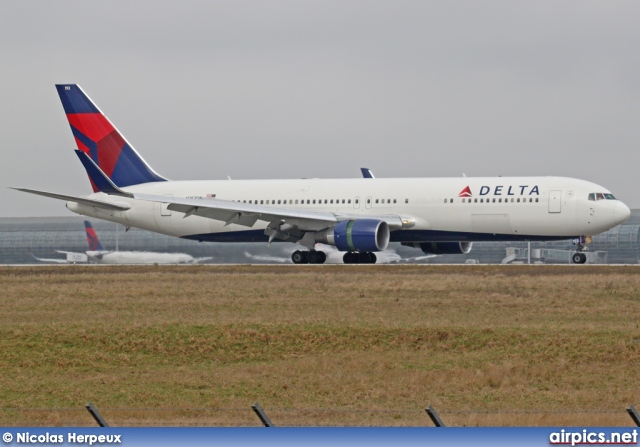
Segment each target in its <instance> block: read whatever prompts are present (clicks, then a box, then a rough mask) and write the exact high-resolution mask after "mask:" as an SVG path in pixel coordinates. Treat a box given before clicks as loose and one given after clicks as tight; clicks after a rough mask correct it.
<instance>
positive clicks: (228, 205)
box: [14, 84, 630, 264]
mask: <svg viewBox="0 0 640 447" xmlns="http://www.w3.org/2000/svg"><path fill="white" fill-rule="evenodd" d="M56 88H57V90H58V94H59V96H60V100H61V101H62V106H63V108H64V111H65V113H66V115H67V119H68V121H69V125H70V126H71V132H72V133H73V136H74V138H75V141H76V145H77V150H76V151H75V153H76V155H77V156H78V157H79V159H80V161H81V162H82V164H83V166H84V168H85V170H86V171H87V174H88V176H89V180H90V182H91V186H92V188H93V193H92V194H89V195H86V196H82V197H77V196H70V195H63V194H57V193H52V192H47V191H38V190H33V189H26V188H14V189H17V190H20V191H25V192H29V193H33V194H39V195H43V196H46V197H51V198H55V199H61V200H65V201H67V204H66V206H67V208H68V209H69V210H71V211H73V212H75V213H78V214H82V215H85V216H91V217H95V218H99V219H104V220H109V221H112V222H118V223H120V224H123V225H125V226H127V227H137V228H143V229H145V230H150V231H155V232H158V233H162V234H167V235H171V236H177V237H181V238H186V239H193V240H197V241H214V242H269V243H270V242H272V241H286V242H293V243H298V244H300V245H302V246H304V247H306V248H307V249H308V250H296V251H295V252H294V253H293V254H292V256H291V257H292V260H293V262H294V263H296V264H304V263H323V262H324V261H325V260H326V254H325V253H324V252H322V251H318V250H316V249H315V245H316V244H317V243H322V244H327V245H331V246H334V247H336V249H337V250H339V251H340V252H343V253H344V254H343V260H344V262H345V263H375V261H376V254H375V253H376V252H380V251H383V250H385V249H386V248H387V246H388V244H389V243H390V242H400V243H401V244H403V245H406V246H411V247H415V248H417V249H420V250H422V252H423V253H424V254H445V253H447V254H452V253H461V254H462V253H468V252H469V251H470V250H471V246H472V243H473V242H475V241H551V240H562V239H573V240H574V244H575V245H576V246H577V248H576V252H575V253H574V255H573V257H572V259H573V262H575V263H584V262H585V260H586V256H585V255H584V253H582V251H583V250H584V249H585V248H586V247H585V244H588V243H589V242H590V239H591V238H590V236H592V235H595V234H598V233H601V232H603V231H606V230H608V229H610V228H612V227H614V226H616V225H619V224H621V223H622V222H624V221H625V220H627V218H628V217H629V215H630V211H629V208H628V207H627V206H626V205H625V204H624V203H622V202H621V201H620V200H617V199H616V198H615V197H614V195H613V194H611V192H610V191H608V190H607V189H606V188H604V187H602V186H600V185H596V184H595V183H591V182H588V181H584V180H578V179H573V178H564V177H480V178H467V177H459V178H376V177H373V175H372V174H371V176H370V177H369V176H367V177H368V178H352V179H293V180H205V181H192V180H190V181H175V180H168V179H167V178H165V177H163V176H162V175H160V174H158V173H157V172H156V171H154V170H153V169H152V168H151V167H150V166H149V165H148V164H147V163H146V162H145V161H144V159H143V158H142V157H141V156H140V155H139V154H138V152H137V151H136V150H135V149H134V148H133V146H132V145H131V144H130V143H129V142H128V141H127V140H126V139H125V138H124V136H122V134H121V133H120V132H119V131H118V130H117V129H116V128H115V127H114V126H113V125H112V124H111V122H110V121H109V120H108V119H107V117H106V116H105V115H104V114H103V113H102V112H101V111H100V109H98V107H97V106H96V105H95V104H94V103H93V102H92V101H91V100H90V99H89V97H88V96H87V95H86V94H85V93H84V92H83V91H82V89H81V88H80V87H79V86H78V85H76V84H61V85H56Z"/></svg>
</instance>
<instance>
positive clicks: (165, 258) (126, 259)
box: [86, 251, 196, 264]
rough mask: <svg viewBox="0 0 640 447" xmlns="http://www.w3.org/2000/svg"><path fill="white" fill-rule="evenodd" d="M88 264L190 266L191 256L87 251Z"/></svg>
mask: <svg viewBox="0 0 640 447" xmlns="http://www.w3.org/2000/svg"><path fill="white" fill-rule="evenodd" d="M86 253H87V257H88V258H89V262H95V263H97V264H192V263H195V262H196V261H195V260H194V258H193V256H190V255H187V254H184V253H153V252H144V251H87V252H86Z"/></svg>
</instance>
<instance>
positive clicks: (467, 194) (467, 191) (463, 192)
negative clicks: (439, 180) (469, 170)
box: [458, 186, 473, 197]
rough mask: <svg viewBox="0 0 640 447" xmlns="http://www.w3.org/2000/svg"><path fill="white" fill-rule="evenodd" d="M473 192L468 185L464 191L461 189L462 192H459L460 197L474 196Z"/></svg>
mask: <svg viewBox="0 0 640 447" xmlns="http://www.w3.org/2000/svg"><path fill="white" fill-rule="evenodd" d="M472 196H473V194H471V188H469V187H468V186H467V187H466V188H464V189H463V190H462V191H460V194H458V197H472Z"/></svg>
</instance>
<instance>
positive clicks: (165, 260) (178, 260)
mask: <svg viewBox="0 0 640 447" xmlns="http://www.w3.org/2000/svg"><path fill="white" fill-rule="evenodd" d="M84 229H85V233H86V235H87V244H88V246H89V250H87V251H86V252H85V253H74V252H71V251H62V250H56V252H57V253H61V254H64V255H66V256H67V257H66V259H55V258H53V259H46V258H37V257H36V256H33V257H34V258H35V259H37V260H38V261H43V262H57V263H74V264H75V263H76V262H92V263H95V264H197V263H198V262H202V261H206V260H208V259H211V257H203V258H194V257H193V256H191V255H188V254H185V253H156V252H148V251H118V250H115V251H113V250H107V249H105V248H104V246H103V245H102V243H101V242H100V239H99V238H98V234H97V233H96V230H95V228H93V225H92V224H91V222H89V221H88V220H85V221H84Z"/></svg>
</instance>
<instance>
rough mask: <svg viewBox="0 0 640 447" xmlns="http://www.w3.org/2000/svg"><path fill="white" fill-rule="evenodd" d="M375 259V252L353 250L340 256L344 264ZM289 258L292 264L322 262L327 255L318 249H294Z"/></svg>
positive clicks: (369, 261) (361, 262)
mask: <svg viewBox="0 0 640 447" xmlns="http://www.w3.org/2000/svg"><path fill="white" fill-rule="evenodd" d="M376 259H377V258H376V254H375V253H371V252H369V251H363V252H358V251H353V252H347V253H345V254H344V256H343V257H342V262H344V263H345V264H375V263H376ZM291 260H292V261H293V263H294V264H324V262H325V261H326V260H327V255H326V253H325V252H323V251H318V250H309V251H302V250H296V251H294V252H293V253H292V254H291Z"/></svg>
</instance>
